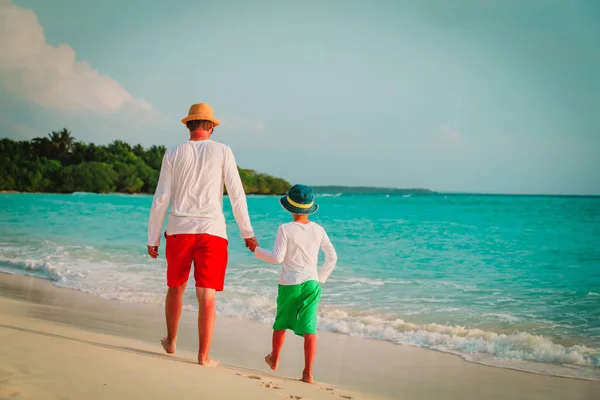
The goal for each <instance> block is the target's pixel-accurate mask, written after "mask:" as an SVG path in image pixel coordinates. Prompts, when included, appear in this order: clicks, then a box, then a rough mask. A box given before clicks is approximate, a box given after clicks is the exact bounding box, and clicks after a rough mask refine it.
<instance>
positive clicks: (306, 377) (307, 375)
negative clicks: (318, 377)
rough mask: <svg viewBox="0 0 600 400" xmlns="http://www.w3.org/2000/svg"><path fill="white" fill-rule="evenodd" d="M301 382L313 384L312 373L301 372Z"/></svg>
mask: <svg viewBox="0 0 600 400" xmlns="http://www.w3.org/2000/svg"><path fill="white" fill-rule="evenodd" d="M302 381H303V382H306V383H315V381H313V377H312V372H306V370H304V371H302Z"/></svg>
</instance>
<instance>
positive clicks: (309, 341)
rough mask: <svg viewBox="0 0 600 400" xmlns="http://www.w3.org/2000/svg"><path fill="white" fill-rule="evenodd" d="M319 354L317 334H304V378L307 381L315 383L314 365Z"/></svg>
mask: <svg viewBox="0 0 600 400" xmlns="http://www.w3.org/2000/svg"><path fill="white" fill-rule="evenodd" d="M316 354H317V335H316V334H314V333H306V334H304V371H302V380H303V381H304V382H306V383H314V381H313V377H312V366H313V362H314V361H315V355H316Z"/></svg>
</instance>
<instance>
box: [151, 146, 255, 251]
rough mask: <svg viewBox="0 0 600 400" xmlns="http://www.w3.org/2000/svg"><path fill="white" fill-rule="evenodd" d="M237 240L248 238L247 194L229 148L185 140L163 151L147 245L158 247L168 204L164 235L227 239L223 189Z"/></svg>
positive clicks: (249, 227) (249, 230)
mask: <svg viewBox="0 0 600 400" xmlns="http://www.w3.org/2000/svg"><path fill="white" fill-rule="evenodd" d="M224 186H225V187H226V188H227V193H228V195H229V198H230V200H231V203H232V207H233V213H234V216H235V219H236V222H237V223H238V225H239V227H240V230H241V233H242V237H244V238H248V237H253V236H254V232H253V231H252V226H251V225H250V218H249V216H248V207H247V205H246V195H245V193H244V187H243V185H242V182H241V180H240V176H239V173H238V170H237V165H236V162H235V158H234V156H233V152H232V151H231V148H230V147H229V146H227V145H225V144H222V143H217V142H215V141H212V140H197V141H194V140H189V141H187V142H185V143H182V144H180V145H178V146H175V147H173V148H170V149H169V150H167V152H166V153H165V156H164V158H163V163H162V167H161V173H160V179H159V182H158V186H157V187H156V193H155V194H154V203H153V205H152V210H151V213H150V223H149V228H148V243H158V241H159V240H160V231H161V229H162V224H163V221H164V217H165V215H166V212H167V209H168V206H169V203H170V204H171V214H170V215H169V219H168V225H167V234H169V235H174V234H184V233H207V234H211V235H214V236H219V237H222V238H225V239H227V233H226V229H225V228H226V225H225V216H224V215H223V188H224Z"/></svg>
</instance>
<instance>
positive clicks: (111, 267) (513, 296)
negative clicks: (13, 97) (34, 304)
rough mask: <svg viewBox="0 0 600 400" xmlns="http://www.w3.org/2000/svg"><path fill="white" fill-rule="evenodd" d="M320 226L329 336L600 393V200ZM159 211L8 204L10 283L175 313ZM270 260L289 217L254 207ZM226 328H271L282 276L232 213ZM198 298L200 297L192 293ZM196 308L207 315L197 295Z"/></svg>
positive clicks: (462, 202) (484, 205) (428, 201)
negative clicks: (151, 218)
mask: <svg viewBox="0 0 600 400" xmlns="http://www.w3.org/2000/svg"><path fill="white" fill-rule="evenodd" d="M317 200H318V202H319V203H320V205H321V208H320V211H319V212H318V213H317V214H315V216H314V218H313V219H314V220H315V221H316V222H318V223H320V224H322V225H323V226H324V227H325V228H326V230H327V231H328V233H329V236H330V237H331V239H332V242H333V244H334V245H335V246H336V248H337V251H338V256H339V263H338V267H337V268H336V270H334V272H333V274H332V275H331V278H330V280H329V281H328V282H327V284H326V285H324V287H323V297H322V302H321V307H320V311H319V324H318V327H319V329H320V330H326V331H332V332H338V333H341V334H346V335H352V336H360V337H368V338H374V339H380V340H386V341H390V342H393V343H397V344H409V345H418V346H423V347H428V348H432V349H436V350H440V351H445V352H450V353H454V354H458V355H460V356H462V357H463V358H465V359H466V360H470V361H475V362H480V363H485V364H491V365H497V366H502V367H508V368H516V369H523V370H528V371H533V372H540V373H549V374H556V375H564V376H574V377H581V378H588V379H598V380H600V198H597V197H596V198H594V197H588V198H585V197H530V196H478V195H421V196H418V195H413V196H402V195H390V196H386V195H341V196H340V195H335V194H332V195H323V196H319V197H318V198H317ZM151 201H152V197H150V196H127V195H116V194H115V195H96V194H87V193H76V194H72V195H58V194H0V271H1V272H6V273H15V274H23V275H30V276H36V277H40V278H44V279H49V280H52V281H53V282H54V284H55V285H57V286H61V287H65V288H72V289H76V290H80V291H84V292H89V293H93V294H97V295H100V296H103V297H106V298H110V299H119V300H123V301H130V302H139V303H150V304H156V305H162V304H164V294H165V260H164V241H163V243H161V249H160V252H161V257H160V258H159V259H158V260H152V259H150V258H149V257H148V256H147V255H146V228H147V219H148V212H149V208H150V204H151ZM248 205H249V208H250V213H251V218H252V222H253V225H254V228H255V231H256V234H257V237H258V239H259V240H260V242H261V244H262V245H263V246H264V247H270V246H272V244H273V242H274V239H275V234H276V231H277V226H278V225H279V224H280V223H283V222H287V221H288V220H289V215H287V214H286V213H285V212H284V211H283V210H282V209H281V207H280V206H279V203H278V200H277V198H274V197H268V196H264V197H261V196H251V197H249V198H248ZM225 214H226V217H227V219H228V232H229V235H230V264H229V267H228V274H227V279H226V290H225V292H223V293H221V294H220V295H219V298H218V313H219V315H224V316H230V317H236V318H243V319H251V320H255V321H259V322H263V323H272V321H273V318H274V315H275V307H276V305H275V298H276V293H277V281H278V274H279V267H278V266H273V265H268V264H264V263H261V262H260V261H257V260H255V259H254V258H253V255H252V254H251V253H250V252H249V251H248V250H246V249H245V248H244V246H243V241H242V240H241V238H240V237H239V231H238V230H237V226H236V225H235V223H234V222H233V218H232V215H231V211H230V206H229V202H228V200H227V199H225ZM190 286H191V287H193V285H190ZM185 308H186V309H189V310H195V309H196V305H195V298H194V293H193V289H192V288H189V289H188V292H187V293H186V299H185Z"/></svg>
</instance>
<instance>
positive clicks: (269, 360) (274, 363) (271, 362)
mask: <svg viewBox="0 0 600 400" xmlns="http://www.w3.org/2000/svg"><path fill="white" fill-rule="evenodd" d="M265 362H266V363H267V364H268V365H269V367H270V368H271V369H272V370H273V371H277V364H279V362H278V360H275V358H274V357H273V354H267V356H266V357H265Z"/></svg>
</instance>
